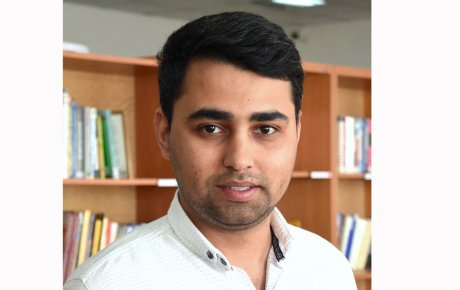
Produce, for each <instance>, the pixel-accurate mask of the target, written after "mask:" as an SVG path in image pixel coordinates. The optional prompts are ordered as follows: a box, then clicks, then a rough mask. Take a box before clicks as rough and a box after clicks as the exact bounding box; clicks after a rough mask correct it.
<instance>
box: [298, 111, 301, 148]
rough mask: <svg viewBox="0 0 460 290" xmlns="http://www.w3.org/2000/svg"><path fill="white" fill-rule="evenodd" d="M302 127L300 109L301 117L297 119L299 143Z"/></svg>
mask: <svg viewBox="0 0 460 290" xmlns="http://www.w3.org/2000/svg"><path fill="white" fill-rule="evenodd" d="M301 129H302V111H299V118H298V121H297V144H299V140H300V130H301Z"/></svg>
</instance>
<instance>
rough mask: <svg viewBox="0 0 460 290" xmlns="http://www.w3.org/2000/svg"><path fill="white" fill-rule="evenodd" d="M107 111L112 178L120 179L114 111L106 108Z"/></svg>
mask: <svg viewBox="0 0 460 290" xmlns="http://www.w3.org/2000/svg"><path fill="white" fill-rule="evenodd" d="M104 112H105V113H106V121H107V137H108V143H109V146H108V147H109V151H110V160H111V163H112V178H113V179H120V168H119V166H118V164H119V161H118V150H117V147H116V144H115V135H114V128H113V122H112V112H111V111H110V110H105V111H104Z"/></svg>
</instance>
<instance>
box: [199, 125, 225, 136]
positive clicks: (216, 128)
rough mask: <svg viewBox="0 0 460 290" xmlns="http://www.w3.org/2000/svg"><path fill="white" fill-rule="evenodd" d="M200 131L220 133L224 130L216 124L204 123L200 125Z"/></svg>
mask: <svg viewBox="0 0 460 290" xmlns="http://www.w3.org/2000/svg"><path fill="white" fill-rule="evenodd" d="M200 131H201V132H204V133H207V134H218V133H222V132H223V130H222V128H220V127H219V126H216V125H204V126H202V127H200Z"/></svg>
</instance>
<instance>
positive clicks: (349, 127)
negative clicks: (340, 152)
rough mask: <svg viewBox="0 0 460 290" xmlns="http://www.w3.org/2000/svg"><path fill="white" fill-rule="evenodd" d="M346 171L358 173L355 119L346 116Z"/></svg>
mask: <svg viewBox="0 0 460 290" xmlns="http://www.w3.org/2000/svg"><path fill="white" fill-rule="evenodd" d="M344 161H345V168H344V169H345V173H357V172H358V170H357V167H356V140H355V119H354V118H353V117H350V116H345V157H344Z"/></svg>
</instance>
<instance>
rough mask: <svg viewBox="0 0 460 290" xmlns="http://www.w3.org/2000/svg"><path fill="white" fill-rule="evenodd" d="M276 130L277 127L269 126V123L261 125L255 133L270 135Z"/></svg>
mask: <svg viewBox="0 0 460 290" xmlns="http://www.w3.org/2000/svg"><path fill="white" fill-rule="evenodd" d="M276 131H277V129H276V128H275V127H273V126H269V125H263V126H260V127H259V128H258V129H257V133H261V134H263V135H271V134H273V133H275V132H276Z"/></svg>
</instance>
